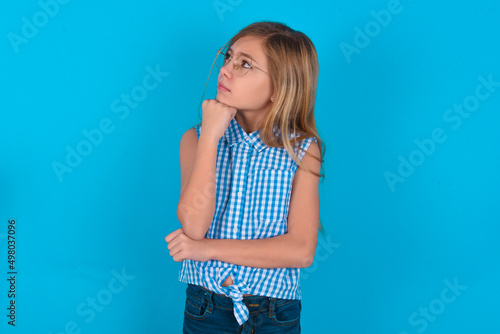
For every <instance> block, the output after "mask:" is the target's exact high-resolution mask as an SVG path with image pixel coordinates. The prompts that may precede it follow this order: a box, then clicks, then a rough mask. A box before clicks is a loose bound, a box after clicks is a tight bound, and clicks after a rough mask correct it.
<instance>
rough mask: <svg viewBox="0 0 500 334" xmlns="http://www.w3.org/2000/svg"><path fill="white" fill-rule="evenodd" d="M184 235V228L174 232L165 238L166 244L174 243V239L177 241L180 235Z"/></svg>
mask: <svg viewBox="0 0 500 334" xmlns="http://www.w3.org/2000/svg"><path fill="white" fill-rule="evenodd" d="M181 233H183V230H182V227H181V228H179V229H177V230H175V231H173V232H172V233H170V234H169V235H167V236H166V237H165V241H166V242H170V241H172V240H173V239H175V238H176V237H177V236H178V235H179V234H181Z"/></svg>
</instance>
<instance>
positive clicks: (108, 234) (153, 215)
mask: <svg viewBox="0 0 500 334" xmlns="http://www.w3.org/2000/svg"><path fill="white" fill-rule="evenodd" d="M44 1H45V2H44ZM61 2H62V1H61ZM44 3H52V4H53V2H51V1H49V0H42V1H41V2H37V1H34V0H33V1H26V0H24V1H17V2H15V1H9V2H3V3H2V5H1V8H0V35H1V39H0V55H1V60H2V61H1V62H0V72H1V73H2V74H1V79H0V80H1V81H0V83H1V87H0V88H1V90H0V94H1V99H0V110H1V118H0V154H1V157H2V163H1V164H0V222H1V223H0V249H1V252H0V254H1V255H0V267H1V268H2V270H1V274H0V296H1V297H0V310H2V311H1V312H0V319H2V320H1V322H0V331H1V332H2V333H47V334H48V333H53V334H56V333H180V332H181V327H182V317H183V307H184V298H185V284H183V283H180V282H178V280H177V277H178V270H179V268H180V264H179V263H175V262H174V261H173V260H172V259H171V258H170V256H169V255H168V250H167V245H166V243H165V242H164V239H163V238H164V236H165V235H167V234H168V233H170V232H171V231H173V230H174V229H177V228H179V227H180V224H179V222H178V221H177V218H176V206H177V201H178V197H179V189H180V181H179V178H180V177H179V176H180V172H179V160H178V148H179V141H180V138H181V135H182V134H183V132H184V131H186V130H187V129H188V128H189V127H191V126H192V125H194V124H196V123H198V122H199V121H200V118H199V116H200V115H201V112H200V111H199V110H198V106H199V103H200V98H201V94H202V91H203V87H204V85H205V81H206V78H207V76H208V72H209V69H210V66H211V64H212V61H213V58H214V56H215V52H216V51H217V49H218V48H219V47H220V46H221V45H223V44H224V43H225V42H226V41H227V40H228V39H229V38H230V37H231V36H233V35H234V34H236V32H237V31H238V30H239V29H241V28H243V27H244V26H246V25H247V24H250V23H252V22H254V21H259V20H275V21H280V22H284V23H286V24H288V25H289V26H291V27H292V28H294V29H297V30H300V31H303V32H304V33H306V34H307V35H309V36H310V37H311V39H312V40H313V42H314V43H315V45H316V47H317V50H318V54H319V61H320V79H319V86H318V93H317V103H316V121H317V124H318V130H319V133H320V136H321V138H322V139H323V140H324V142H325V143H326V149H327V151H326V156H325V163H324V173H325V174H326V177H325V179H324V181H323V182H322V183H320V205H321V220H322V222H323V224H324V226H325V228H326V230H327V236H325V237H320V243H319V244H318V250H317V257H316V260H315V262H314V264H313V266H312V267H310V268H308V269H305V270H303V280H302V288H303V296H304V297H303V311H302V328H303V333H306V334H308V333H320V332H321V333H343V334H344V333H376V334H378V333H384V334H388V333H394V334H408V333H411V334H413V333H421V332H425V333H429V334H431V333H486V332H488V333H494V332H498V331H499V330H500V323H499V317H498V310H499V309H500V288H499V283H498V282H499V281H500V266H499V265H500V263H499V254H500V242H499V241H500V240H499V239H500V233H499V232H500V228H499V223H500V209H499V200H500V194H499V189H500V177H499V172H498V171H499V170H500V147H499V135H498V133H499V130H498V128H499V125H500V86H498V82H499V81H500V62H499V61H498V60H499V59H500V47H499V45H500V43H499V37H498V32H499V31H500V20H499V19H498V18H499V17H500V4H499V3H498V2H496V1H493V0H478V1H474V2H472V1H468V2H457V1H440V2H435V1H429V0H418V1H416V0H415V1H410V0H401V2H400V3H399V5H397V6H396V5H394V2H393V1H386V0H384V1H379V0H365V1H331V2H328V3H327V2H323V1H273V2H269V1H263V0H259V1H257V0H255V1H249V0H232V1H230V0H220V1H151V0H147V1H141V2H137V1H119V2H118V1H114V2H102V1H68V2H66V3H64V4H59V5H58V8H56V7H55V6H53V5H52V6H49V7H47V6H44V5H43V4H44ZM388 7H389V8H390V9H391V10H392V11H393V13H391V12H388V11H387V9H388ZM44 8H45V9H44ZM382 10H385V11H386V12H381V11H382ZM372 11H373V12H372ZM396 12H397V13H396ZM44 13H45V14H44ZM47 13H48V14H47ZM384 13H386V14H387V13H390V20H389V18H388V16H387V15H386V16H384V15H383V14H384ZM376 17H378V19H379V21H380V23H378V21H377V19H376ZM384 18H385V19H384ZM34 22H35V23H36V24H37V25H38V27H37V26H36V25H35V26H33V27H32V29H31V30H30V29H29V25H30V24H34ZM23 31H24V32H23ZM359 31H361V33H360V32H359ZM23 33H24V34H25V36H29V38H27V37H23ZM363 35H365V36H364V37H363ZM16 36H17V37H16ZM23 38H24V39H23ZM16 41H17V42H16ZM21 41H22V42H21ZM346 48H347V49H348V50H351V51H350V52H346V51H345V50H347V49H346ZM354 48H356V49H354ZM353 50H355V51H353ZM148 68H149V69H150V70H155V69H158V70H159V71H160V72H161V73H162V74H161V76H158V77H157V81H154V80H151V77H147V76H148V73H149V72H148ZM214 77H216V76H215V75H212V79H213V78H214ZM488 77H491V80H492V81H493V82H495V83H496V85H490V86H489V88H490V90H488V88H487V87H486V86H485V85H484V84H482V81H481V78H483V79H484V80H488ZM145 78H146V80H149V81H147V82H146V84H147V85H148V87H149V88H151V89H150V90H146V89H145V88H144V84H143V80H144V79H145ZM214 82H215V81H214V80H212V81H211V84H210V85H209V89H208V90H207V93H206V95H205V98H213V96H214V93H215V85H214ZM155 83H156V85H154V84H155ZM152 86H155V88H152ZM478 87H479V88H478ZM476 89H479V90H478V91H476ZM477 92H479V94H480V95H478V96H481V97H482V99H477V97H476V94H478V93H477ZM122 94H123V95H127V94H128V95H133V96H135V97H136V98H137V99H138V102H137V104H133V107H132V106H127V105H126V104H125V103H124V102H121V98H122ZM141 94H142V95H141ZM139 100H140V101H139ZM475 102H477V103H476V104H474V103H475ZM464 103H469V105H468V108H469V109H471V110H472V111H471V112H470V114H469V115H468V116H459V114H458V113H454V112H453V111H448V109H450V108H453V105H454V104H457V105H460V104H464ZM131 105H132V104H131ZM120 108H121V109H120ZM464 115H466V114H464ZM102 122H104V123H106V122H108V123H107V125H105V126H103V129H104V130H107V133H104V132H102V129H101V130H99V131H101V132H102V138H101V137H100V136H99V135H98V134H97V131H94V132H91V131H92V130H94V129H97V128H99V126H100V124H101V125H102ZM439 129H441V130H439ZM84 130H86V131H89V132H91V133H94V135H95V137H94V142H95V145H94V144H92V145H90V146H89V144H88V143H90V142H89V141H88V140H87V138H86V136H85V135H84V132H83V131H84ZM433 131H434V132H435V131H438V132H439V131H441V135H440V136H437V137H436V138H434V139H433V137H432V133H433ZM86 140H87V144H86V143H85V141H86ZM431 140H432V142H431ZM418 141H421V142H423V143H426V145H427V146H425V147H424V148H420V147H419V146H418V145H417V143H416V142H418ZM68 147H69V148H68ZM78 148H79V149H80V151H81V152H83V153H84V154H85V155H84V156H81V157H80V158H81V160H80V161H78V159H77V158H75V157H73V158H72V159H73V160H71V158H70V162H71V161H72V162H71V163H72V165H73V167H71V172H69V171H68V170H66V171H65V172H62V173H61V172H60V173H59V177H58V175H57V173H56V172H55V171H54V167H53V165H54V162H56V163H59V164H60V165H58V166H62V165H66V166H68V162H67V161H66V160H67V155H68V152H69V151H68V150H77V149H78ZM425 151H427V153H426V152H425ZM405 161H406V162H405ZM408 164H414V165H415V166H413V167H412V166H409V165H408ZM68 168H69V167H68ZM398 169H399V171H398ZM388 173H392V174H388ZM388 175H390V178H389V179H388ZM391 180H392V181H391ZM9 219H15V220H16V235H15V236H16V270H17V272H18V275H17V281H16V299H15V300H16V306H17V307H16V316H17V317H16V327H15V328H12V326H9V325H7V320H8V318H7V317H6V315H7V312H8V311H7V310H6V308H7V306H8V303H9V301H10V299H9V298H7V291H8V290H9V286H8V282H7V280H6V279H7V278H8V275H7V274H6V273H7V271H8V268H7V239H6V237H7V225H8V220H9ZM120 275H122V277H121V281H120V280H117V278H116V277H117V276H120ZM124 277H125V278H124ZM448 285H458V287H456V288H455V290H450V288H449V287H448ZM94 303H95V304H94ZM92 305H94V306H92ZM426 310H427V311H426ZM426 312H427V313H426Z"/></svg>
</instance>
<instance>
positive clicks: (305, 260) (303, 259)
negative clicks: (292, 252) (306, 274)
mask: <svg viewBox="0 0 500 334" xmlns="http://www.w3.org/2000/svg"><path fill="white" fill-rule="evenodd" d="M313 262H314V255H313V256H311V255H309V254H307V255H304V256H300V257H299V260H298V264H299V265H298V268H308V267H310V266H312V264H313Z"/></svg>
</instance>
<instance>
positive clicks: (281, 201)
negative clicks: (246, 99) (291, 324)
mask: <svg viewBox="0 0 500 334" xmlns="http://www.w3.org/2000/svg"><path fill="white" fill-rule="evenodd" d="M201 130H202V129H201V126H196V133H197V134H198V138H199V137H200V133H201ZM274 131H275V133H276V134H278V135H279V133H280V132H279V129H278V128H277V127H275V128H274ZM290 137H291V138H292V137H293V135H291V136H290ZM312 141H316V139H315V138H314V137H309V138H306V139H303V140H302V141H300V142H299V143H300V144H299V146H300V147H301V148H302V149H304V150H307V148H308V147H309V145H310V144H311V142H312ZM294 152H295V154H297V156H298V158H299V160H302V158H303V156H304V154H305V152H304V151H301V150H299V149H297V148H294ZM297 167H298V165H297V164H296V163H295V161H293V159H292V158H291V157H290V155H289V154H288V152H287V151H286V149H285V148H279V147H269V146H267V145H265V144H264V143H263V142H262V140H261V139H260V136H259V131H255V132H252V133H250V134H247V133H246V132H245V131H244V130H243V129H242V128H241V126H240V125H239V123H238V122H237V121H236V119H234V118H233V119H232V120H231V122H230V124H229V127H228V128H227V130H226V132H225V133H224V135H223V136H222V137H221V139H220V140H219V143H218V147H217V164H216V169H215V174H216V175H215V177H216V193H217V197H216V203H215V214H214V218H213V220H212V223H211V225H210V227H209V229H208V231H207V234H206V235H205V237H206V238H211V239H264V238H270V237H274V236H278V235H282V234H285V233H286V232H287V219H288V207H289V203H290V195H291V191H292V182H293V177H294V175H295V172H296V170H297ZM228 275H230V276H231V278H232V280H233V282H234V284H233V285H230V286H227V287H222V286H221V285H222V283H223V282H224V281H225V280H226V278H227V277H228ZM179 280H180V281H181V282H184V283H190V284H196V285H200V286H203V287H205V288H207V289H209V290H211V291H213V292H215V293H220V294H224V295H226V296H227V297H230V298H232V299H233V302H234V315H235V317H236V319H237V320H238V323H239V324H240V325H241V324H243V323H244V322H245V321H246V320H247V319H248V315H249V311H248V308H247V307H246V306H245V304H244V303H243V301H242V300H243V294H252V295H258V296H267V297H274V298H283V299H299V300H300V299H301V291H300V270H299V269H298V268H271V269H263V268H254V267H247V266H240V265H235V264H231V263H226V262H222V261H215V260H210V261H206V262H198V261H193V260H185V261H183V262H182V266H181V270H180V273H179Z"/></svg>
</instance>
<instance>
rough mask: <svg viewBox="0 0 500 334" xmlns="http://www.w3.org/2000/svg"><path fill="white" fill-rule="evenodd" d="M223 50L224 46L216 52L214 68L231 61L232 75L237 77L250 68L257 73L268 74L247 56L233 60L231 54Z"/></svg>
mask: <svg viewBox="0 0 500 334" xmlns="http://www.w3.org/2000/svg"><path fill="white" fill-rule="evenodd" d="M225 49H226V46H223V47H222V48H220V49H219V50H218V51H217V56H216V58H215V66H217V67H218V68H222V67H224V66H225V65H227V64H228V63H229V62H230V61H231V60H232V61H233V66H232V70H233V74H234V75H235V76H237V77H242V76H244V75H245V74H247V73H248V71H250V69H252V68H255V69H257V70H259V71H262V72H264V73H266V74H269V73H267V72H266V71H264V70H263V69H261V68H259V67H257V66H256V65H254V64H253V59H252V58H250V57H249V56H247V55H245V54H239V55H237V56H236V57H234V59H233V55H232V54H231V51H229V50H225ZM224 51H225V52H224Z"/></svg>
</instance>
